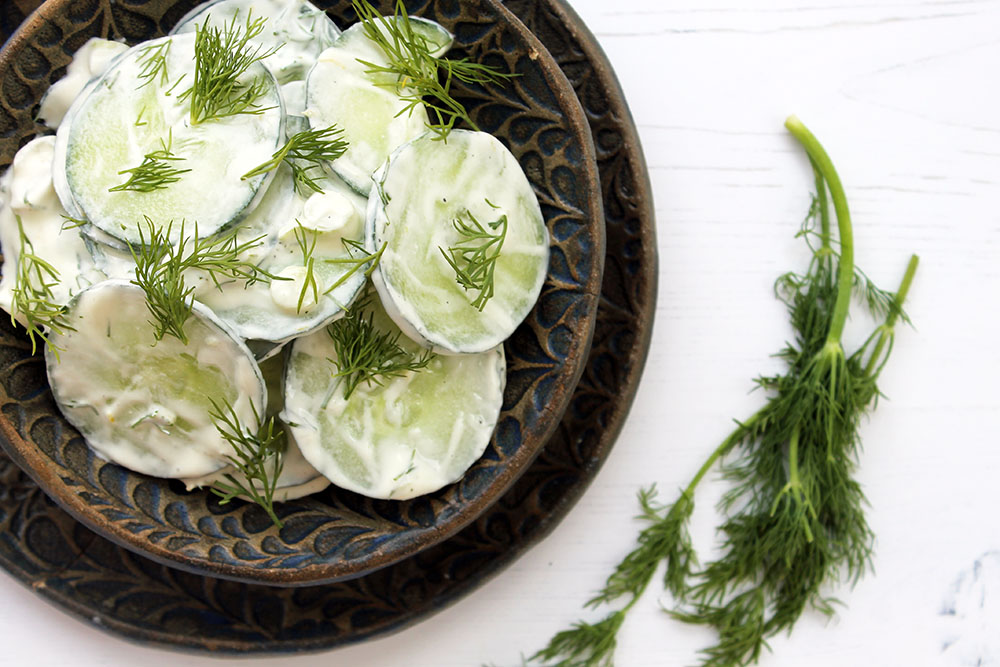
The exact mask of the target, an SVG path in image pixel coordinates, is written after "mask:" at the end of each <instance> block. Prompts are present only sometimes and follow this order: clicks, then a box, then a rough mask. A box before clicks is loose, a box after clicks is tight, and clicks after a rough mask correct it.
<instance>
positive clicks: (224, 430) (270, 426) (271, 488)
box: [209, 397, 288, 528]
mask: <svg viewBox="0 0 1000 667" xmlns="http://www.w3.org/2000/svg"><path fill="white" fill-rule="evenodd" d="M209 400H210V401H211V402H212V412H211V413H210V415H211V417H212V422H213V423H214V424H215V428H216V430H218V432H219V434H220V435H221V436H222V437H223V438H224V439H225V440H226V442H228V443H229V444H230V445H232V447H233V454H232V455H230V456H227V457H226V458H227V459H229V462H230V463H231V464H232V466H233V467H234V468H235V469H236V472H237V475H238V476H237V475H233V474H230V473H226V474H225V475H224V478H225V481H222V480H217V481H216V482H215V483H214V484H213V485H212V493H214V494H216V495H217V496H219V497H220V498H221V500H220V501H219V504H220V505H225V504H226V503H228V502H229V501H231V500H232V499H233V498H244V499H246V500H250V501H251V502H254V503H256V504H257V505H260V507H261V508H262V509H263V510H264V511H265V512H267V515H268V516H269V517H270V518H271V521H272V522H274V525H275V526H277V527H278V528H281V527H283V524H282V522H281V519H279V518H278V515H277V514H276V513H275V511H274V492H275V490H276V489H277V486H278V477H279V476H280V475H281V470H282V467H283V465H284V454H285V450H286V449H287V448H288V435H287V433H286V432H285V429H284V428H283V427H282V426H281V425H280V424H277V425H276V424H275V420H274V417H273V416H272V417H271V418H269V419H268V420H267V421H266V422H263V421H262V420H261V418H260V414H259V413H258V412H257V407H256V406H254V405H253V404H252V403H251V407H252V408H253V415H254V422H255V425H256V428H255V429H247V428H246V427H244V426H243V425H242V424H241V423H240V419H239V416H238V415H237V414H236V410H234V409H233V406H232V405H231V404H230V403H229V401H226V400H223V402H222V404H221V405H220V404H219V403H217V402H216V401H215V399H214V398H211V397H209Z"/></svg>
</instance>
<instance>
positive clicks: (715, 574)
mask: <svg viewBox="0 0 1000 667" xmlns="http://www.w3.org/2000/svg"><path fill="white" fill-rule="evenodd" d="M785 125H786V127H787V128H788V130H789V131H790V132H791V133H792V135H793V136H795V138H796V139H798V141H799V142H800V143H801V144H802V146H803V147H804V148H805V150H806V153H807V154H808V155H809V158H810V161H811V162H812V165H813V169H814V174H815V180H816V197H815V199H814V202H813V206H812V207H811V209H810V214H809V216H808V217H807V219H806V223H804V225H803V227H802V229H801V230H800V232H799V236H800V237H802V238H804V239H805V240H806V242H807V243H808V245H809V248H810V250H811V251H812V258H811V261H810V263H809V267H808V269H807V270H806V272H805V273H802V274H798V273H788V274H785V275H783V276H781V277H780V278H779V279H778V281H777V283H776V285H775V292H776V294H777V295H778V297H779V298H780V299H781V300H782V301H783V302H784V303H785V305H786V306H787V310H788V314H789V317H790V319H791V323H792V327H793V329H794V331H795V337H794V340H793V341H792V342H791V343H789V344H787V345H786V347H785V348H784V349H782V350H781V351H780V352H779V354H778V356H779V357H780V358H781V359H783V360H784V361H785V363H786V365H787V369H786V371H785V373H783V374H780V375H775V376H770V377H761V378H758V379H757V380H756V384H757V385H758V386H759V387H760V388H762V389H763V390H765V391H766V392H767V393H768V395H769V398H768V401H767V403H766V405H765V406H764V407H763V408H761V409H760V410H759V411H758V412H756V413H755V414H753V415H752V416H751V417H750V418H749V419H747V420H745V421H742V422H737V425H736V428H735V429H734V430H733V432H732V433H730V435H729V436H728V437H727V438H726V439H725V440H724V441H723V442H722V443H720V444H719V446H718V447H716V449H715V450H714V451H713V452H712V453H711V455H710V456H709V457H708V458H707V460H706V461H705V462H704V464H703V465H702V466H701V468H700V469H699V470H698V471H697V473H696V474H695V476H694V478H693V479H692V480H691V482H690V483H689V484H688V485H687V487H685V488H684V489H683V490H681V491H680V495H679V497H678V498H677V500H675V501H674V502H673V503H672V504H670V505H658V504H656V502H655V495H656V491H655V487H651V488H650V489H648V490H643V491H642V492H641V493H640V495H639V502H640V506H641V508H642V514H641V515H640V518H641V519H642V520H644V521H645V522H646V527H645V528H644V529H643V530H642V532H641V533H640V535H639V538H638V541H637V545H636V547H635V548H634V549H633V551H632V552H631V553H629V554H628V555H627V556H626V557H625V558H624V560H622V562H621V563H619V564H618V566H617V567H616V569H615V571H614V572H613V573H612V574H611V575H610V576H609V577H608V579H607V581H606V583H605V585H604V587H603V589H602V590H601V591H600V592H599V593H598V594H597V595H596V596H595V597H594V598H593V599H592V600H591V601H590V602H589V603H588V606H599V605H602V604H606V603H611V602H615V601H618V600H624V601H625V604H624V605H623V606H622V607H621V608H619V609H617V610H615V611H612V612H611V613H609V614H608V615H607V616H606V617H605V618H604V619H603V620H601V621H599V622H597V623H592V624H591V623H578V624H576V625H575V626H573V627H572V628H570V629H568V630H565V631H563V632H560V633H558V634H557V635H555V637H553V639H552V640H551V641H550V642H549V644H548V645H547V646H546V647H545V648H543V649H542V650H540V651H538V652H537V653H536V654H535V655H534V656H532V660H533V661H539V662H543V663H544V664H547V665H554V666H556V667H610V666H611V665H613V662H614V649H615V645H616V636H617V632H618V629H619V628H620V627H621V624H622V621H623V620H624V617H625V614H626V613H627V612H628V611H629V609H631V608H632V606H633V605H634V604H635V603H636V601H637V600H638V599H639V598H640V597H641V596H642V594H643V593H644V592H645V590H646V588H647V587H648V586H649V584H650V582H651V581H652V579H653V577H654V575H655V573H656V571H657V569H658V567H659V566H660V564H661V563H665V564H666V571H665V574H664V580H663V582H664V586H665V588H666V589H667V590H668V591H669V592H670V594H671V595H672V596H673V597H674V599H675V601H676V603H677V608H676V609H674V610H672V611H670V614H671V616H672V617H673V618H675V619H678V620H680V621H683V622H686V623H692V624H697V625H704V626H708V627H710V628H712V629H714V630H715V631H716V633H717V636H718V642H717V643H716V644H715V645H714V646H710V647H708V648H706V649H704V650H703V651H702V652H701V660H702V664H703V665H706V666H711V667H731V666H734V665H739V666H742V665H748V664H751V663H754V662H756V661H757V660H758V659H759V657H760V655H761V653H762V651H763V650H764V649H765V648H766V647H767V640H768V639H769V638H770V637H773V636H774V635H776V634H777V633H779V632H782V631H789V630H791V628H792V627H793V626H794V624H795V622H796V621H797V620H798V618H799V617H800V616H801V614H802V613H803V612H804V611H805V610H806V609H814V610H817V611H819V612H820V613H822V614H826V615H830V614H832V613H833V611H834V604H835V602H836V600H834V599H833V598H832V597H830V596H829V594H828V593H827V592H826V589H827V587H828V586H829V585H830V584H833V583H837V582H840V581H846V582H850V583H854V582H856V581H857V580H858V579H859V578H860V577H861V576H862V575H864V574H865V573H866V572H867V571H868V570H869V569H870V567H871V559H872V549H873V544H874V535H873V533H872V530H871V527H870V526H869V525H868V523H867V521H866V519H865V514H864V508H865V505H866V500H865V496H864V493H863V491H862V489H861V486H860V485H859V484H858V483H857V481H856V480H855V479H854V473H855V470H856V467H857V463H858V454H859V451H860V446H861V439H860V435H859V427H860V422H861V419H862V418H863V417H864V416H865V415H866V414H867V413H868V412H869V411H870V410H872V409H873V408H874V407H875V404H876V403H877V399H878V397H879V395H880V394H879V390H878V387H877V384H876V382H877V380H878V376H879V374H880V373H881V371H882V369H883V367H884V366H885V363H886V361H887V360H888V356H889V353H890V351H891V349H892V342H893V339H894V335H895V333H894V331H895V329H894V327H895V325H896V324H897V322H898V321H899V320H901V319H902V320H905V319H906V318H905V315H904V314H903V311H902V304H903V302H904V300H905V299H906V295H907V292H908V291H909V288H910V284H911V282H912V280H913V277H914V274H915V272H916V269H917V262H918V260H917V257H916V256H913V257H911V259H910V262H909V264H908V266H907V268H906V272H905V274H904V276H903V279H902V281H901V283H900V286H899V289H898V290H897V291H896V292H894V293H893V292H886V291H883V290H881V289H879V288H878V287H876V286H875V285H874V284H873V283H872V282H871V281H870V280H868V278H867V277H866V276H865V275H864V274H863V273H861V272H860V271H858V270H857V269H856V268H855V266H854V238H853V230H852V226H851V218H850V212H849V210H848V206H847V198H846V195H845V194H844V190H843V186H842V185H841V182H840V178H839V176H838V175H837V172H836V170H835V169H834V167H833V164H832V162H831V161H830V158H829V156H828V155H827V153H826V151H825V150H824V149H823V147H822V146H821V145H820V144H819V142H818V141H817V140H816V138H815V137H814V136H813V135H812V133H811V132H809V130H808V129H806V127H805V126H803V125H802V123H801V122H800V121H799V120H798V119H797V118H795V117H791V118H789V119H788V120H787V121H786V123H785ZM827 191H829V195H830V199H832V201H833V207H834V211H835V213H836V218H837V226H838V237H839V238H838V241H837V242H834V240H833V234H832V230H831V216H830V207H829V200H828V198H827ZM817 222H818V229H817ZM858 297H860V298H858ZM852 300H858V301H860V302H861V303H862V304H863V305H864V306H865V307H866V308H867V310H868V311H869V312H870V313H871V314H872V315H874V316H875V317H877V318H881V319H882V320H883V322H882V324H880V325H879V326H878V327H877V328H876V329H875V331H874V332H873V333H872V334H871V336H870V337H869V338H868V339H867V340H866V342H865V343H864V344H863V345H862V346H861V347H860V348H859V349H858V350H856V351H855V352H853V353H852V354H847V353H846V352H845V350H844V348H843V345H842V342H841V338H842V335H843V331H844V325H845V323H846V320H847V315H848V310H849V307H850V304H851V301H852ZM720 463H721V467H722V472H723V477H724V479H725V480H726V481H728V483H729V484H730V487H729V489H728V491H727V492H726V493H725V495H724V496H723V498H722V500H721V503H720V506H719V510H720V512H721V514H722V516H723V521H722V524H721V526H720V527H719V534H720V536H721V554H720V555H719V556H718V558H716V559H715V560H713V561H711V562H708V563H706V564H704V565H699V563H698V558H697V554H696V552H695V550H694V548H693V546H692V543H691V538H690V535H689V533H688V524H689V520H690V517H691V514H692V512H693V509H694V493H695V490H696V488H697V487H698V485H699V483H700V482H701V481H702V480H703V479H704V477H705V475H706V474H707V473H708V472H709V471H710V470H712V469H713V468H714V467H715V466H716V465H717V464H720Z"/></svg>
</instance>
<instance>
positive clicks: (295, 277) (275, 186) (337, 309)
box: [196, 167, 366, 341]
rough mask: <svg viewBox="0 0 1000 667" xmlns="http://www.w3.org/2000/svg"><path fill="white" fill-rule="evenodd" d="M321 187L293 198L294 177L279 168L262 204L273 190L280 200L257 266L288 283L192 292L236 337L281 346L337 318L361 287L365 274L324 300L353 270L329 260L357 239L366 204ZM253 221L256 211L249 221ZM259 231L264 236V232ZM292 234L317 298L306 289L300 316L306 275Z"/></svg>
mask: <svg viewBox="0 0 1000 667" xmlns="http://www.w3.org/2000/svg"><path fill="white" fill-rule="evenodd" d="M319 183H320V185H321V187H322V188H323V193H322V194H320V193H313V192H311V191H309V192H306V193H301V192H298V191H296V190H295V188H294V186H293V183H292V178H291V170H289V169H287V168H285V167H282V168H280V169H279V170H278V174H277V176H276V177H275V179H274V182H273V183H272V184H271V186H270V189H269V192H268V195H267V197H266V198H265V202H267V201H268V199H269V198H271V196H272V195H271V192H272V191H275V190H278V191H281V192H283V193H284V194H283V195H282V196H281V199H280V201H281V203H280V205H276V206H275V207H274V208H273V209H271V210H270V211H269V212H268V214H267V215H266V216H265V217H264V218H263V220H264V221H266V225H267V227H266V233H267V234H269V235H270V236H272V237H273V241H272V242H271V243H269V244H268V251H267V254H266V255H265V256H263V257H261V258H260V259H259V261H258V264H259V266H260V267H261V268H263V269H264V270H266V271H268V272H270V273H271V274H273V275H277V276H279V277H281V278H289V280H272V281H270V283H268V282H265V281H260V282H257V283H254V284H252V285H245V284H244V283H243V282H242V281H231V282H228V283H224V284H223V285H222V287H221V289H219V288H216V287H215V286H214V284H205V286H204V288H202V289H199V290H198V292H197V293H196V298H197V299H198V300H199V301H201V302H202V303H204V304H206V305H207V306H209V307H210V308H212V309H213V310H214V311H215V312H216V314H217V315H219V317H220V318H222V319H223V320H224V321H226V322H227V323H228V324H230V325H231V326H232V327H233V328H234V329H235V330H236V331H237V332H238V333H239V335H240V336H242V337H244V338H252V339H261V340H273V341H283V340H288V339H290V338H293V337H295V336H300V335H302V334H304V333H308V332H310V331H313V330H314V329H316V328H318V327H322V326H325V325H326V324H328V323H329V322H330V321H331V320H332V319H334V318H336V317H337V316H338V315H339V314H340V313H341V312H342V309H343V307H344V306H346V305H347V304H349V303H350V302H351V301H352V300H353V299H354V297H355V295H356V294H357V292H358V290H359V289H361V287H362V286H363V285H364V282H365V280H364V271H363V270H361V271H358V272H356V273H355V274H354V275H353V276H351V277H350V278H348V279H347V280H346V281H345V282H344V283H343V284H342V285H340V286H338V287H337V288H336V289H334V290H333V291H331V292H330V293H329V294H326V293H325V292H326V291H327V290H328V289H329V288H330V287H332V286H333V285H334V284H335V283H336V282H337V281H338V280H339V279H340V278H341V277H342V276H343V275H344V274H345V273H347V271H348V270H349V269H350V266H349V265H345V264H334V263H329V262H328V261H327V260H342V259H344V258H346V257H348V254H347V250H346V249H345V247H344V244H343V239H352V240H357V241H360V240H361V238H362V228H363V212H364V207H365V205H366V202H365V200H364V198H362V197H361V196H360V195H358V194H357V193H355V192H353V191H352V190H351V189H350V188H348V187H347V186H346V185H345V184H344V183H343V182H341V181H340V180H339V179H336V178H321V179H320V180H319ZM255 214H256V211H255V212H254V214H251V216H250V217H251V218H253V217H254V216H255ZM300 225H301V229H300ZM260 229H261V231H262V232H263V231H264V229H265V228H264V227H263V226H262V227H261V228H260ZM296 230H299V232H298V234H299V238H304V239H305V241H306V242H307V244H308V245H309V246H310V247H311V248H312V257H313V275H314V277H315V279H316V289H315V292H314V291H313V289H312V288H311V287H310V288H309V289H307V290H306V293H305V296H304V297H303V299H302V307H301V309H300V308H299V297H300V295H302V287H303V282H304V279H305V276H306V274H307V272H306V269H305V267H304V262H303V254H302V249H301V248H300V247H299V239H298V238H296ZM247 238H248V239H249V238H252V236H249V235H248V236H247ZM314 242H315V245H313V243H314ZM255 261H256V260H255ZM317 296H318V299H317Z"/></svg>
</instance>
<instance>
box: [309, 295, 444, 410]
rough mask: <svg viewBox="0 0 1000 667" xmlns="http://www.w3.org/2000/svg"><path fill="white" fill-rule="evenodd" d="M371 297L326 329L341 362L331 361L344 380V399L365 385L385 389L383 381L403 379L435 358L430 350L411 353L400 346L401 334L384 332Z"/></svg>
mask: <svg viewBox="0 0 1000 667" xmlns="http://www.w3.org/2000/svg"><path fill="white" fill-rule="evenodd" d="M369 305H370V300H369V296H368V295H365V296H363V297H361V298H360V299H358V301H357V302H355V304H354V305H353V306H351V309H350V310H349V311H347V314H346V315H344V317H342V318H340V319H339V320H337V321H335V322H333V323H332V324H331V325H330V326H328V327H327V328H326V331H327V333H328V334H329V336H330V340H332V341H333V347H334V350H335V351H336V354H337V358H336V359H329V360H328V361H330V362H331V363H332V364H333V365H334V366H335V367H336V369H337V372H336V373H335V374H334V377H339V378H343V382H344V398H345V399H346V398H350V397H351V394H353V393H354V390H355V389H357V387H358V385H359V384H361V383H362V382H365V383H366V384H368V386H371V385H372V384H377V385H381V384H382V378H392V377H400V376H402V375H403V374H405V373H409V372H415V371H419V370H421V369H423V368H426V367H427V364H429V363H430V362H431V361H432V360H433V359H434V357H435V356H437V355H435V354H434V353H433V352H431V351H430V350H423V351H421V352H420V354H413V353H410V352H407V351H406V350H404V349H403V348H402V347H401V346H400V345H399V338H400V336H401V335H402V334H401V332H399V331H397V332H395V333H391V332H386V331H380V330H379V329H378V327H376V326H375V324H374V321H373V313H372V311H371V308H369Z"/></svg>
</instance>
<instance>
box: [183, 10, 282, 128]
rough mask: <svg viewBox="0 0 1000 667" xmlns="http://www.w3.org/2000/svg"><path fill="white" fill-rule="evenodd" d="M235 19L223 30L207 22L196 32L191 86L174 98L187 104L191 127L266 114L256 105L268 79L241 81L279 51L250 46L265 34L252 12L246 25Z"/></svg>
mask: <svg viewBox="0 0 1000 667" xmlns="http://www.w3.org/2000/svg"><path fill="white" fill-rule="evenodd" d="M237 18H238V17H237V16H234V17H233V20H232V21H231V22H230V23H229V24H227V25H226V26H224V27H222V28H220V27H217V26H211V25H208V23H207V22H206V23H205V24H203V25H201V26H199V27H198V28H197V31H196V34H195V43H194V58H195V67H194V82H193V83H192V84H191V87H190V88H188V89H187V90H185V91H184V92H183V93H181V94H180V95H179V96H178V98H177V99H179V100H181V101H182V102H183V101H190V104H191V123H192V124H194V125H197V124H199V123H204V122H206V121H210V120H218V119H220V118H227V117H229V116H236V115H241V114H248V115H257V114H261V113H263V112H264V111H265V110H266V109H263V108H261V107H260V105H259V104H258V101H259V100H260V98H262V97H263V96H264V95H266V94H267V91H268V88H269V85H268V81H267V79H266V78H265V77H261V76H257V77H254V78H253V79H252V80H251V81H250V82H246V81H243V78H244V75H245V74H246V73H247V71H248V70H249V69H250V67H251V66H252V65H254V64H255V63H258V62H260V61H261V60H264V59H265V58H268V57H270V56H272V55H274V54H275V53H276V52H277V50H278V48H280V47H274V48H273V49H269V50H267V51H264V50H263V47H261V46H257V47H256V48H253V47H252V44H251V42H252V40H253V39H254V38H256V37H257V36H258V35H260V34H261V32H263V31H264V24H265V23H266V19H264V18H258V19H255V18H253V12H248V13H247V19H246V22H245V24H243V25H240V24H238V23H237Z"/></svg>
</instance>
